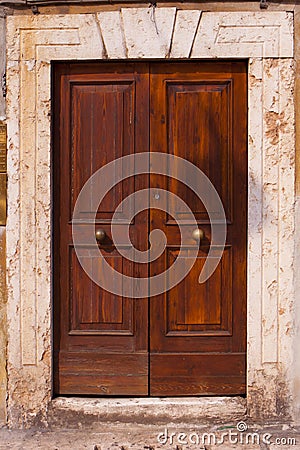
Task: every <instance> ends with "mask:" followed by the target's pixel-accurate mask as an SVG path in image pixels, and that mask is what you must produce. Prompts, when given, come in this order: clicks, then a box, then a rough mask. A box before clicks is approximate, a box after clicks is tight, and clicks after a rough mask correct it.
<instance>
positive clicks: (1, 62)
mask: <svg viewBox="0 0 300 450" xmlns="http://www.w3.org/2000/svg"><path fill="white" fill-rule="evenodd" d="M5 34H6V29H5V13H4V9H3V8H0V120H5V98H4V96H3V89H2V86H1V82H2V83H3V81H4V80H3V75H4V73H5V61H6V58H5V53H6V46H5ZM5 234H6V233H5V226H0V426H1V425H3V424H5V423H6V394H7V386H6V384H7V376H6V357H7V355H6V347H7V333H6V328H7V321H6V262H5V254H6V249H5Z"/></svg>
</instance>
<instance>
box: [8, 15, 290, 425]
mask: <svg viewBox="0 0 300 450" xmlns="http://www.w3.org/2000/svg"><path fill="white" fill-rule="evenodd" d="M142 58H147V59H159V60H164V59H168V60H172V59H199V60H201V59H214V58H222V59H228V58H233V59H234V58H239V59H244V58H245V59H247V60H248V105H249V120H248V124H249V126H248V137H249V138H248V150H249V169H248V175H249V190H248V288H247V292H248V305H247V307H248V319H247V326H248V344H247V345H248V348H247V355H248V368H247V407H248V411H249V413H250V415H252V417H253V418H259V417H268V418H271V417H276V416H278V415H281V414H286V415H288V414H290V412H291V411H290V407H291V404H292V403H291V392H292V381H293V379H292V371H291V366H292V323H293V309H294V281H293V280H294V271H293V264H294V200H295V193H294V155H295V142H294V133H295V130H294V128H295V126H294V99H293V87H294V67H293V64H294V63H293V14H292V13H286V12H201V11H200V10H193V11H192V10H183V9H182V10H179V9H176V8H175V7H162V8H156V9H151V8H150V9H149V8H121V9H120V10H119V11H103V12H99V13H93V14H72V15H49V16H43V15H39V16H27V15H26V16H25V15H16V16H11V17H8V18H7V85H8V92H7V124H8V216H7V250H6V251H7V295H8V298H7V300H8V303H7V305H8V306H7V308H8V309H7V315H8V366H7V367H8V414H9V423H10V425H11V426H18V425H20V424H26V425H28V424H30V423H32V422H33V421H34V420H35V418H36V417H37V416H38V417H40V418H41V417H46V416H47V410H48V408H49V405H50V404H51V402H52V404H54V403H55V402H53V400H52V391H51V387H52V382H51V377H52V338H51V333H52V325H51V321H52V276H51V264H52V253H51V234H52V229H51V227H52V223H51V204H52V201H51V195H52V194H51V192H52V191H51V61H55V60H64V61H66V60H99V61H100V60H107V59H113V60H124V59H142ZM53 170H55V168H53ZM59 401H62V402H63V401H64V400H63V399H61V400H56V403H57V402H59ZM201 401H202V400H201V398H200V399H199V402H200V403H199V404H201ZM203 401H204V399H203ZM218 401H220V404H219V405H218V411H219V415H220V416H221V415H222V405H224V411H225V406H226V403H225V401H226V398H224V399H223V400H222V399H220V400H218ZM108 402H109V400H108ZM100 403H101V402H100ZM100 403H99V404H100ZM154 403H155V402H154ZM154 403H153V401H152V402H150V403H147V402H146V403H145V404H146V409H147V408H148V409H149V408H150V409H151V408H152V409H153V404H154ZM147 405H148V406H147ZM151 405H152V406H151ZM220 408H221V409H220Z"/></svg>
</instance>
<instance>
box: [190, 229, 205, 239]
mask: <svg viewBox="0 0 300 450" xmlns="http://www.w3.org/2000/svg"><path fill="white" fill-rule="evenodd" d="M192 238H193V239H194V241H201V239H203V238H204V231H203V230H201V228H196V230H194V231H193V233H192Z"/></svg>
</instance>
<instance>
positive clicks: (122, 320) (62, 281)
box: [54, 63, 149, 395]
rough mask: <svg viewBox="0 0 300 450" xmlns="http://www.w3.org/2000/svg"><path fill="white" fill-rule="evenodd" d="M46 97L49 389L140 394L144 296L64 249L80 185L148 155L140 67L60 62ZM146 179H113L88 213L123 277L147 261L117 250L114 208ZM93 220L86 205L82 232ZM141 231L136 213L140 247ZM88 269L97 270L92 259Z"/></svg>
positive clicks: (143, 67)
mask: <svg viewBox="0 0 300 450" xmlns="http://www.w3.org/2000/svg"><path fill="white" fill-rule="evenodd" d="M54 97H55V100H56V101H55V110H54V114H55V117H54V141H55V142H54V144H55V155H54V158H55V159H54V196H55V209H54V224H55V227H54V229H55V234H54V253H55V261H56V262H55V267H54V278H55V298H54V308H55V316H54V328H55V334H54V347H55V353H54V371H55V377H54V385H55V386H54V387H55V392H56V393H57V394H94V395H125V394H130V395H147V394H148V299H147V298H146V299H138V300H134V299H131V298H124V297H120V296H117V295H114V294H111V293H109V292H107V291H105V290H104V289H102V288H100V287H99V286H97V285H96V284H95V283H93V282H92V281H91V280H90V279H89V277H88V276H87V275H86V274H85V272H84V271H83V270H82V268H81V266H80V265H79V262H78V260H77V257H76V255H75V251H74V248H73V245H72V236H71V218H72V212H73V208H74V205H75V201H76V199H77V196H78V194H79V192H80V190H81V188H82V187H83V185H84V183H85V182H86V181H87V180H88V179H89V177H90V176H91V175H92V174H93V173H94V172H95V171H96V170H97V169H99V168H101V167H103V166H104V165H105V164H107V163H108V162H110V161H113V160H114V159H115V158H118V157H121V156H124V155H129V154H133V153H135V152H137V151H138V152H143V151H148V142H149V139H148V133H149V120H148V117H149V113H148V108H149V70H148V65H147V64H126V65H125V64H112V63H109V64H59V65H57V66H56V67H55V82H54ZM147 183H148V178H147V176H145V177H143V176H139V177H132V178H128V179H126V180H124V181H123V182H122V183H119V184H118V185H116V187H115V188H113V189H111V191H110V192H109V193H108V194H107V195H106V197H105V198H104V200H103V202H102V203H101V205H100V207H99V209H98V212H97V215H96V222H97V226H101V228H102V229H104V231H105V232H106V235H107V238H106V239H105V240H104V241H103V244H101V245H100V249H101V252H102V255H103V257H104V258H105V259H106V261H107V262H108V263H109V264H110V265H111V266H112V267H114V268H115V269H116V270H118V271H120V272H121V273H125V274H126V275H128V276H131V277H134V276H142V277H146V276H147V274H148V268H147V265H143V266H139V267H138V265H137V264H134V263H131V262H128V261H126V260H125V259H124V258H123V257H122V256H121V255H120V254H119V253H118V252H117V250H116V249H115V248H114V246H113V243H112V240H111V231H110V222H111V219H112V215H113V213H114V210H115V208H116V206H117V205H118V204H119V202H120V201H122V200H123V199H124V198H126V197H127V196H128V195H130V194H132V193H133V192H134V191H135V190H139V189H143V188H145V187H147V185H148V184H147ZM91 217H92V212H91V211H90V210H89V205H88V204H87V205H86V208H85V210H84V211H82V224H81V225H80V226H82V227H84V226H85V225H84V222H85V220H89V219H90V218H91ZM118 219H119V220H120V225H118V226H126V222H128V219H127V217H126V211H121V212H120V215H119V217H118ZM122 223H123V225H122ZM147 226H148V211H144V212H142V213H140V214H139V215H138V216H137V217H136V218H135V220H134V223H132V225H131V228H132V229H131V234H132V235H133V241H134V244H135V245H136V246H137V247H138V248H141V249H142V248H143V247H145V243H144V240H145V236H144V233H146V232H147ZM93 264H95V265H97V270H101V267H100V264H101V263H100V260H95V261H93ZM141 324H142V325H141Z"/></svg>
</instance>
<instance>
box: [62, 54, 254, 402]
mask: <svg viewBox="0 0 300 450" xmlns="http://www.w3.org/2000/svg"><path fill="white" fill-rule="evenodd" d="M54 75H55V76H54V91H53V93H54V98H55V103H54V122H53V123H54V127H53V137H54V157H53V184H54V214H53V216H54V388H55V392H56V393H57V394H73V395H75V394H85V395H87V394H93V395H99V396H101V395H131V396H132V395H140V396H142V395H148V394H150V395H155V396H169V395H174V396H180V395H228V394H244V393H245V373H246V368H245V366H246V236H247V225H246V224H247V136H246V132H247V104H246V99H247V84H246V65H245V64H244V63H243V62H238V61H235V62H213V63H212V62H203V61H202V62H193V63H192V62H185V63H126V64H123V63H118V64H117V63H101V64H96V63H89V64H87V63H86V64H57V65H56V66H55V70H54ZM149 150H150V151H155V152H157V151H160V152H164V153H170V154H175V155H177V156H180V157H183V158H185V159H187V160H189V161H191V162H192V163H194V164H195V165H196V166H198V167H199V168H200V169H201V170H202V171H203V172H204V173H205V174H206V175H207V176H208V177H209V178H210V180H211V181H212V182H213V184H214V186H215V187H216V189H217V191H218V193H219V195H220V197H221V199H222V202H223V205H224V209H225V213H226V219H227V226H228V235H227V242H226V247H225V250H224V254H223V257H222V260H221V262H220V264H219V266H218V268H217V269H216V271H215V273H214V274H213V276H212V277H211V278H210V279H209V280H208V281H207V282H206V283H205V284H203V285H199V284H198V276H199V273H200V270H201V268H202V266H203V264H204V261H205V258H206V256H207V253H208V248H209V243H210V238H211V230H210V225H209V220H208V215H207V212H206V210H205V208H204V206H203V204H202V203H201V201H200V200H199V199H198V198H197V197H196V196H195V194H194V193H193V192H192V191H191V190H189V189H188V188H187V187H186V186H184V185H183V184H182V183H180V182H178V181H176V180H174V179H167V178H166V177H163V176H158V175H151V177H148V176H140V175H139V176H137V177H134V178H133V177H132V178H129V179H127V180H124V181H123V182H122V183H119V184H118V185H117V186H116V187H115V188H114V189H112V190H111V191H110V193H109V194H108V195H107V196H106V197H105V199H104V201H103V202H102V204H101V206H100V207H99V209H98V212H97V216H96V221H97V225H99V226H101V228H102V229H104V230H105V232H106V234H107V236H108V237H107V238H106V239H105V240H104V242H103V244H101V245H100V248H101V252H102V254H103V256H104V258H106V260H107V262H108V263H109V264H111V265H112V266H113V267H115V268H116V270H118V271H120V272H122V273H126V274H127V275H128V276H142V277H146V276H147V275H148V273H149V274H150V275H154V274H156V273H160V272H164V271H165V270H166V269H167V268H168V267H170V266H171V265H172V264H173V263H174V261H175V260H176V257H177V255H178V251H179V245H180V234H179V229H178V227H177V226H176V219H178V220H180V219H185V217H184V214H183V213H182V212H181V211H176V212H175V214H174V216H173V217H171V216H169V215H168V214H167V213H165V212H163V211H160V210H157V209H152V210H151V211H150V212H148V211H145V212H143V213H140V214H138V215H137V216H136V217H135V219H134V221H133V223H132V224H131V226H130V227H131V229H130V236H131V239H132V241H133V244H134V245H135V246H136V247H138V248H139V249H141V250H146V249H147V246H148V242H147V240H148V238H147V236H148V234H149V232H150V231H151V230H153V229H156V228H159V229H161V230H163V231H164V232H165V234H166V236H167V242H168V243H167V248H166V250H165V252H164V253H163V254H162V255H161V256H160V257H159V258H158V259H157V260H156V261H154V262H152V263H151V264H149V265H147V264H134V263H133V262H129V261H128V260H126V259H125V258H123V257H122V256H121V255H120V254H119V253H118V252H117V250H116V249H115V248H114V247H113V245H112V242H111V240H110V237H111V233H110V221H111V218H112V214H113V213H114V210H115V208H116V206H117V205H118V203H119V202H120V201H122V199H124V198H125V197H127V196H128V195H130V194H131V193H133V192H134V191H137V190H139V189H143V188H146V187H149V186H151V187H158V188H162V189H167V190H169V191H171V192H173V193H175V194H176V195H178V196H179V197H180V198H182V199H183V200H184V201H185V202H186V203H187V204H188V205H189V207H190V208H191V210H192V211H193V213H194V215H195V218H196V220H197V222H198V225H199V227H201V228H202V229H203V230H204V232H205V239H204V240H203V244H202V246H201V248H200V250H199V254H198V258H197V260H196V263H195V265H194V267H193V268H192V269H191V271H190V273H189V274H188V275H187V277H186V278H185V279H184V280H183V281H182V282H181V283H180V284H179V285H177V286H176V287H174V288H173V289H171V290H170V291H168V292H166V293H164V294H161V295H159V296H156V297H152V298H150V299H149V300H148V299H138V300H133V299H130V298H123V297H119V296H116V295H113V294H110V293H108V292H106V291H104V290H103V289H101V288H100V287H98V286H96V285H95V284H94V283H93V282H92V281H91V280H90V279H89V278H88V277H87V275H86V274H85V273H84V272H83V270H82V269H81V267H80V265H79V263H78V261H77V257H76V255H75V252H74V249H73V245H72V238H71V223H70V220H71V217H72V211H73V208H74V204H75V201H76V198H77V195H78V193H79V192H80V189H81V188H82V186H83V185H84V183H85V181H86V180H87V179H88V178H89V177H90V176H91V175H92V174H93V173H94V172H95V171H96V170H97V169H98V168H100V167H102V166H104V165H105V164H106V163H108V162H110V161H112V160H113V159H115V158H118V157H120V156H123V155H126V154H132V153H134V152H144V151H149ZM82 214H83V217H85V218H89V217H90V215H91V212H90V211H89V209H88V205H87V208H86V210H85V211H83V212H82ZM118 219H119V220H120V222H122V221H124V224H125V223H126V221H127V216H126V211H121V212H120V214H119V218H118ZM83 226H84V223H83ZM121 226H122V225H121ZM148 270H149V272H148Z"/></svg>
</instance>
